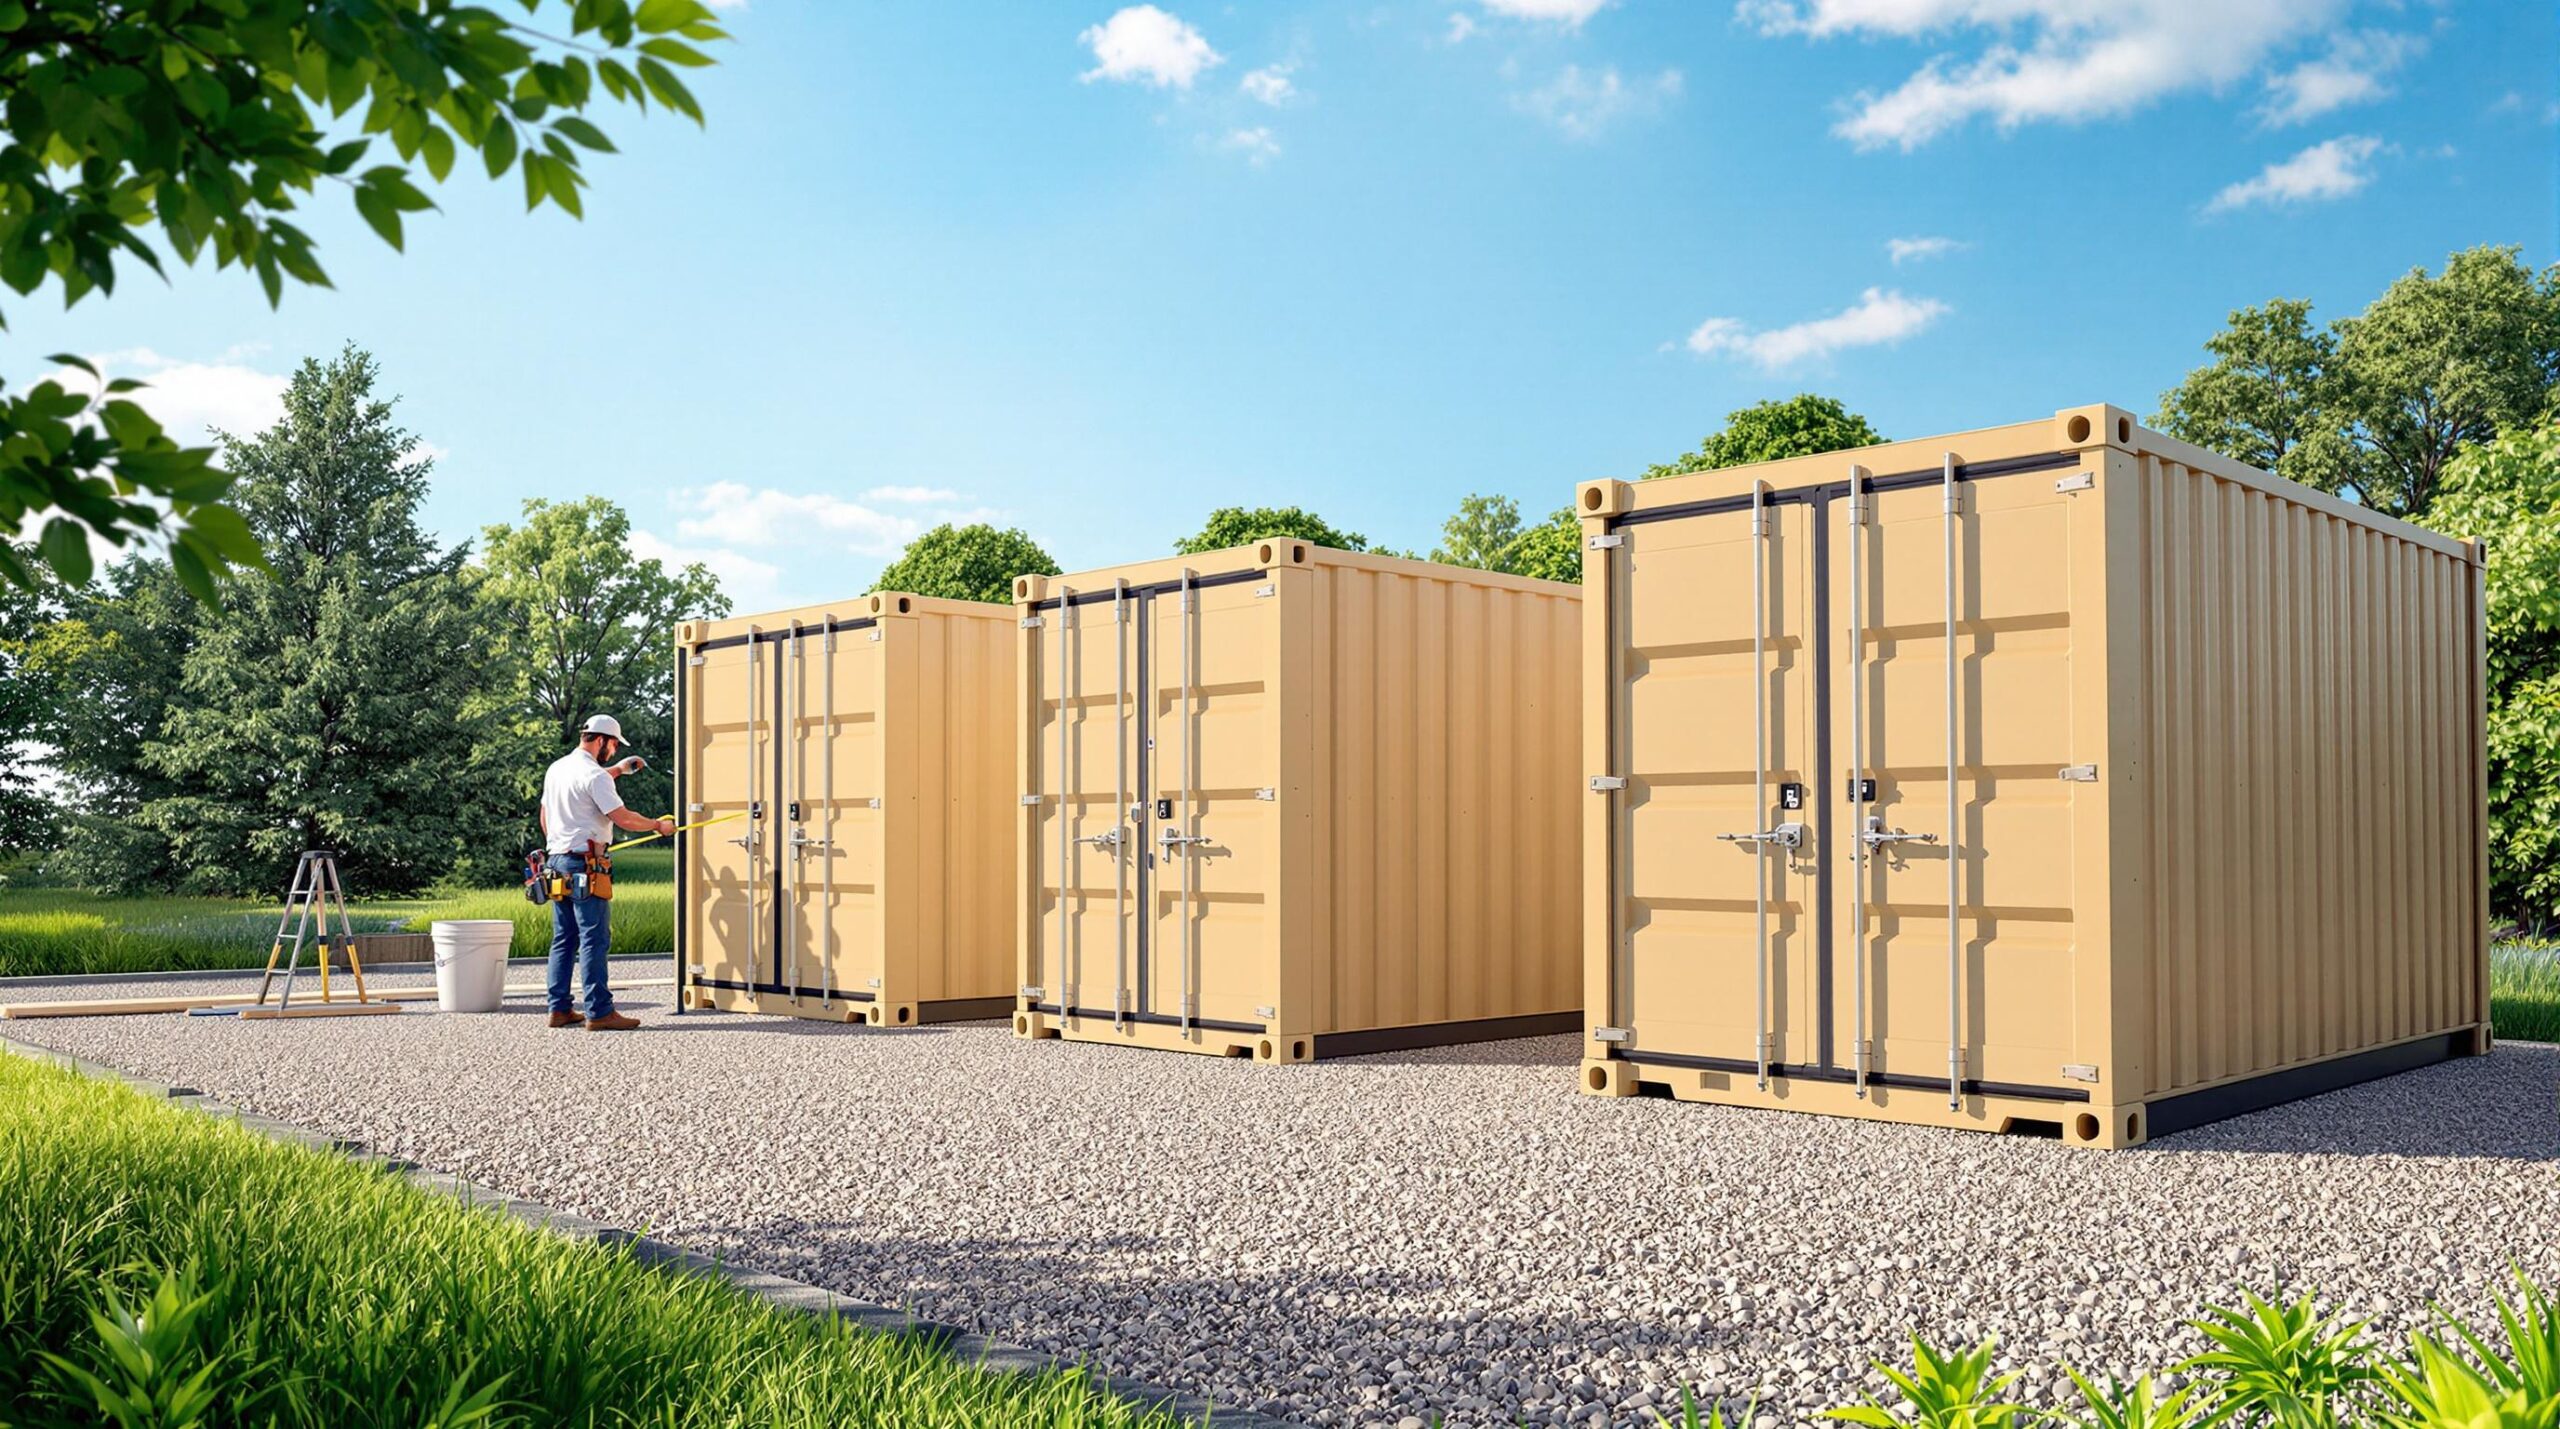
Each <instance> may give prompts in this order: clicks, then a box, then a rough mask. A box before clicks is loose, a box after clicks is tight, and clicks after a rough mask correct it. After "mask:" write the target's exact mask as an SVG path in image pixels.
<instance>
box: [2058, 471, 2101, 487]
mask: <svg viewBox="0 0 2560 1429" xmlns="http://www.w3.org/2000/svg"><path fill="white" fill-rule="evenodd" d="M2097 485H2098V474H2097V473H2096V472H2094V471H2075V472H2073V473H2071V474H2070V475H2069V476H2066V477H2063V478H2062V479H2060V480H2058V481H2056V482H2055V483H2054V484H2053V489H2054V490H2056V491H2093V490H2095V489H2097Z"/></svg>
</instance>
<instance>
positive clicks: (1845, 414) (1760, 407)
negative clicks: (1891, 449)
mask: <svg viewBox="0 0 2560 1429" xmlns="http://www.w3.org/2000/svg"><path fill="white" fill-rule="evenodd" d="M1883 440H1884V437H1883V436H1882V435H1880V434H1879V433H1878V432H1877V431H1876V429H1875V428H1874V427H1871V426H1869V425H1868V424H1867V419H1866V418H1864V417H1861V416H1859V415H1858V414H1857V413H1855V412H1852V411H1850V410H1849V409H1848V408H1847V407H1845V406H1843V405H1841V403H1840V400H1839V399H1838V398H1836V397H1820V396H1816V395H1815V394H1813V393H1811V392H1799V393H1797V394H1796V395H1795V396H1793V397H1786V398H1780V399H1774V400H1771V401H1767V402H1755V403H1753V404H1752V405H1750V406H1748V407H1745V408H1743V409H1741V410H1740V411H1737V412H1734V413H1732V414H1731V415H1729V416H1727V417H1726V418H1725V419H1724V429H1723V430H1722V431H1719V432H1716V433H1715V434H1713V435H1712V436H1709V437H1708V438H1707V439H1706V440H1704V441H1702V442H1700V443H1698V449H1697V450H1696V451H1693V452H1684V453H1682V454H1681V455H1679V456H1677V457H1674V458H1672V459H1671V460H1670V461H1668V462H1664V463H1661V464H1659V465H1656V466H1649V467H1646V468H1645V472H1644V477H1643V478H1642V479H1643V480H1646V481H1651V480H1653V479H1654V478H1655V477H1661V476H1685V475H1687V474H1688V473H1690V472H1693V471H1721V470H1723V469H1724V468H1726V467H1729V466H1748V465H1750V464H1751V463H1753V462H1759V461H1782V460H1784V459H1786V458H1788V457H1792V456H1819V455H1821V454H1822V453H1824V452H1840V451H1848V450H1850V449H1852V448H1855V447H1871V446H1874V445H1876V444H1877V443H1878V442H1881V441H1883Z"/></svg>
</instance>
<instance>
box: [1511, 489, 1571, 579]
mask: <svg viewBox="0 0 2560 1429" xmlns="http://www.w3.org/2000/svg"><path fill="white" fill-rule="evenodd" d="M1502 568H1503V569H1504V570H1507V571H1509V572H1511V573H1512V574H1513V575H1515V576H1527V577H1529V578H1530V579H1532V580H1542V581H1570V582H1572V583H1573V584H1575V585H1580V584H1581V583H1582V520H1581V518H1580V517H1578V516H1576V515H1574V514H1573V508H1572V507H1570V506H1563V507H1558V508H1557V509H1556V511H1555V512H1554V513H1553V514H1552V515H1550V516H1548V517H1547V519H1546V520H1544V521H1541V522H1539V523H1538V524H1537V525H1535V526H1532V527H1530V528H1529V529H1528V530H1526V531H1523V532H1521V533H1520V534H1519V536H1518V537H1517V538H1516V539H1514V540H1513V541H1512V543H1511V549H1510V551H1509V553H1508V554H1507V555H1505V556H1504V558H1503V567H1502Z"/></svg>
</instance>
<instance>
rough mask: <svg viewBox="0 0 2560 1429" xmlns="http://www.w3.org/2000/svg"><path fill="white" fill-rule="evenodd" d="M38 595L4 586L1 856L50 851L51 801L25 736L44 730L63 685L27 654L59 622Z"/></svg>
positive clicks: (0, 620) (0, 591)
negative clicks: (32, 662) (40, 782)
mask: <svg viewBox="0 0 2560 1429" xmlns="http://www.w3.org/2000/svg"><path fill="white" fill-rule="evenodd" d="M49 603H50V602H49V600H48V598H47V597H46V596H44V595H41V594H39V593H38V592H36V591H25V590H20V589H18V588H16V587H15V586H7V585H0V854H13V853H25V852H28V851H30V850H34V849H41V848H48V847H51V845H52V843H53V839H54V834H55V829H54V824H55V820H54V811H53V802H52V801H51V800H49V799H47V798H45V797H44V794H43V792H42V791H41V790H40V789H39V788H38V787H37V785H36V771H35V767H34V752H33V751H32V750H30V749H29V748H28V747H27V746H26V744H25V743H24V742H23V738H24V736H27V735H31V734H33V733H35V732H36V731H37V730H38V729H40V728H41V727H42V725H43V723H44V721H45V719H46V718H47V716H48V715H49V714H50V712H51V711H52V709H53V708H54V706H55V704H56V703H58V702H59V699H60V686H59V685H57V684H56V683H55V681H54V680H53V679H52V678H51V677H50V672H49V671H48V670H46V669H45V668H44V667H42V666H40V665H37V666H32V667H31V666H30V663H29V659H28V656H29V654H30V651H31V648H32V646H33V644H34V642H35V640H36V637H37V635H38V633H39V632H40V631H42V630H43V629H44V628H45V627H46V626H47V625H49V624H50V623H51V622H52V621H53V619H54V618H55V613H54V612H53V611H51V610H50V609H48V606H49Z"/></svg>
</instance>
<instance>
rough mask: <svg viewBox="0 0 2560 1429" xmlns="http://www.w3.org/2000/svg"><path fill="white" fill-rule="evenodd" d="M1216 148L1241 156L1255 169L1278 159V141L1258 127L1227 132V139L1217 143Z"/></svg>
mask: <svg viewBox="0 0 2560 1429" xmlns="http://www.w3.org/2000/svg"><path fill="white" fill-rule="evenodd" d="M1218 147H1219V148H1221V149H1224V150H1226V151H1227V152H1228V153H1230V154H1241V155H1243V156H1244V158H1245V160H1246V161H1247V162H1249V163H1251V164H1252V165H1253V166H1254V167H1255V168H1257V169H1258V168H1261V167H1262V166H1263V165H1265V164H1267V163H1270V162H1271V161H1272V160H1274V159H1276V158H1279V157H1280V140H1279V139H1278V138H1277V137H1275V136H1274V135H1273V134H1272V132H1271V131H1270V130H1269V129H1265V128H1262V127H1260V126H1258V125H1257V126H1256V127H1254V128H1251V129H1230V130H1228V131H1227V137H1225V138H1224V139H1221V140H1219V141H1218Z"/></svg>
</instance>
